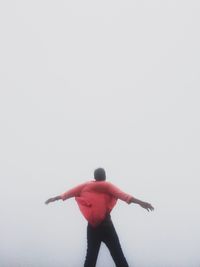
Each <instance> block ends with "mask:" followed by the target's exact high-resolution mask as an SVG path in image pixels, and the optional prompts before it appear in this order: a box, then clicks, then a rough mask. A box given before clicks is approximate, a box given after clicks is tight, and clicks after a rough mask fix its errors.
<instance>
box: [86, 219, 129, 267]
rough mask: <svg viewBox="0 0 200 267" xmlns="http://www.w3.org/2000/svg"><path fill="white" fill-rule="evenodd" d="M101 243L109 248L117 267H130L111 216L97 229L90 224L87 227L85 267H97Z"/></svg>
mask: <svg viewBox="0 0 200 267" xmlns="http://www.w3.org/2000/svg"><path fill="white" fill-rule="evenodd" d="M101 242H104V243H105V244H106V246H107V247H108V249H109V251H110V254H111V256H112V258H113V260H114V262H115V265H116V267H128V263H127V261H126V259H125V257H124V254H123V252H122V249H121V246H120V243H119V238H118V236H117V233H116V231H115V228H114V225H113V223H112V221H111V218H110V215H109V216H107V218H106V219H105V220H104V221H103V222H102V223H101V224H100V225H99V226H97V227H95V228H94V227H92V226H91V225H90V224H88V227H87V255H86V259H85V264H84V267H95V266H96V262H97V257H98V253H99V249H100V245H101Z"/></svg>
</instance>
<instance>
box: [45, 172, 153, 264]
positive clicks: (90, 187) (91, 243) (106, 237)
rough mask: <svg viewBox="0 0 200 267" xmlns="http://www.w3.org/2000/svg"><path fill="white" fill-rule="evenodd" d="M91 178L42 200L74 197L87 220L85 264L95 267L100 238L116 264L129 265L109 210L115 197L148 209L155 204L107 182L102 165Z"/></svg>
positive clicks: (47, 202)
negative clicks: (92, 178)
mask: <svg viewBox="0 0 200 267" xmlns="http://www.w3.org/2000/svg"><path fill="white" fill-rule="evenodd" d="M94 179H95V180H93V181H89V182H85V183H83V184H80V185H78V186H76V187H74V188H72V189H70V190H68V191H67V192H65V193H63V194H61V195H59V196H56V197H53V198H49V199H48V200H47V201H46V202H45V204H49V203H50V202H53V201H56V200H60V199H62V200H66V199H69V198H72V197H75V199H76V201H77V203H78V206H79V208H80V211H81V212H82V214H83V216H84V217H85V218H86V220H87V221H88V226H87V254H86V258H85V263H84V267H95V265H96V261H97V257H98V253H99V249H100V245H101V242H104V243H105V245H106V246H107V247H108V249H109V251H110V254H111V256H112V258H113V260H114V262H115V264H116V267H128V263H127V261H126V259H125V257H124V254H123V251H122V249H121V246H120V242H119V238H118V236H117V233H116V231H115V228H114V225H113V223H112V220H111V216H110V213H111V211H112V209H113V207H114V206H115V204H116V202H117V200H118V199H120V200H122V201H125V202H127V203H128V204H130V203H136V204H139V205H140V206H141V207H142V208H144V209H146V210H147V211H149V210H151V211H153V210H154V208H153V207H152V205H151V204H149V203H147V202H144V201H141V200H139V199H136V198H134V197H133V196H131V195H129V194H126V193H124V192H123V191H121V190H120V189H119V188H117V187H116V186H114V185H113V184H111V183H110V182H106V173H105V170H104V169H103V168H98V169H96V170H95V171H94Z"/></svg>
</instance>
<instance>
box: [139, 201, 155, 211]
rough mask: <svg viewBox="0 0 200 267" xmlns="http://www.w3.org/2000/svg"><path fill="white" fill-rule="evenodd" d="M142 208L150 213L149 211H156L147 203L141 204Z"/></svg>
mask: <svg viewBox="0 0 200 267" xmlns="http://www.w3.org/2000/svg"><path fill="white" fill-rule="evenodd" d="M140 206H141V207H142V208H144V209H146V210H147V211H149V210H151V211H153V210H154V207H153V206H152V205H151V204H150V203H147V202H142V203H140Z"/></svg>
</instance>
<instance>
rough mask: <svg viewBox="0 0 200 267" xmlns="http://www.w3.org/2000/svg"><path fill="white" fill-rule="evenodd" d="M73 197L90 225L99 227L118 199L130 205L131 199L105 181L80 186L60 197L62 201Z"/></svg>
mask: <svg viewBox="0 0 200 267" xmlns="http://www.w3.org/2000/svg"><path fill="white" fill-rule="evenodd" d="M71 197H75V199H76V201H77V203H78V206H79V209H80V211H81V213H82V214H83V216H84V217H85V218H86V220H87V221H88V222H89V223H90V224H91V225H92V226H94V227H95V226H97V225H99V224H100V223H101V222H102V221H103V220H104V219H105V217H106V215H107V214H109V213H110V212H111V211H112V209H113V207H114V206H115V204H116V202H117V200H118V199H121V200H123V201H125V202H127V203H128V204H130V202H131V200H132V199H133V197H132V196H131V195H128V194H126V193H124V192H122V191H121V190H120V189H119V188H117V187H116V186H114V185H113V184H111V183H109V182H106V181H90V182H86V183H83V184H80V185H78V186H76V187H74V188H72V189H71V190H69V191H67V192H65V193H63V194H62V195H61V198H62V200H66V199H68V198H71Z"/></svg>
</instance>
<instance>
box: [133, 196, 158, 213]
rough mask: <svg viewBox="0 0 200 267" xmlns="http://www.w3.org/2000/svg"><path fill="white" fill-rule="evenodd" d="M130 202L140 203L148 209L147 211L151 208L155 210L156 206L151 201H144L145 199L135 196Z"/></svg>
mask: <svg viewBox="0 0 200 267" xmlns="http://www.w3.org/2000/svg"><path fill="white" fill-rule="evenodd" d="M130 203H135V204H139V205H140V206H141V207H142V208H144V209H146V210H147V211H149V210H151V211H153V210H154V207H153V206H152V205H151V204H150V203H148V202H144V201H142V200H139V199H137V198H134V197H133V198H132V200H131V201H130Z"/></svg>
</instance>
